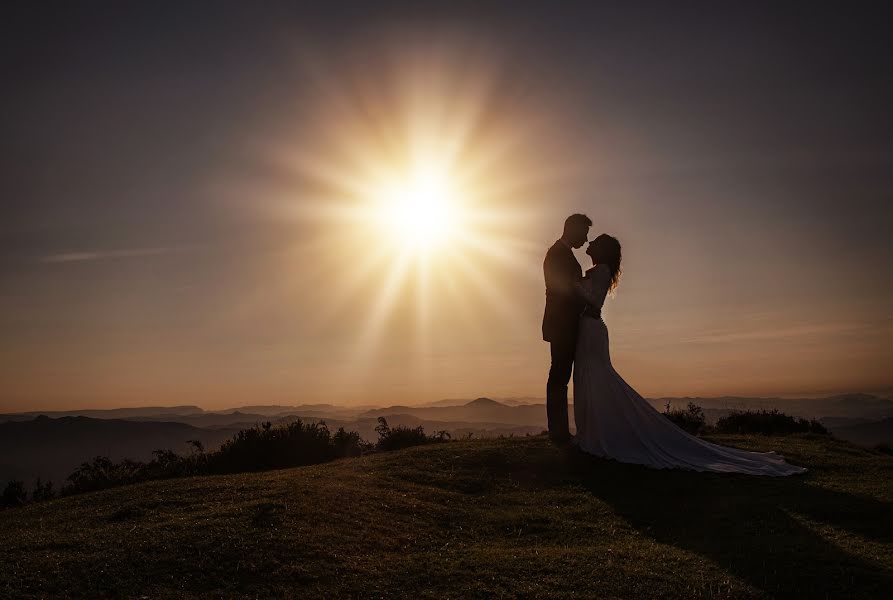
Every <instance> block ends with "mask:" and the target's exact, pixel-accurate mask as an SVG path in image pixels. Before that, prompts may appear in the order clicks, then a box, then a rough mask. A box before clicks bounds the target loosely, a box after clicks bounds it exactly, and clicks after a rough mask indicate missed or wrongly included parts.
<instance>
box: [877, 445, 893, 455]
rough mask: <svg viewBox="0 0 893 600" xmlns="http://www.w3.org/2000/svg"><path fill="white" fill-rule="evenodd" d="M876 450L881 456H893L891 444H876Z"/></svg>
mask: <svg viewBox="0 0 893 600" xmlns="http://www.w3.org/2000/svg"><path fill="white" fill-rule="evenodd" d="M874 449H875V450H876V451H878V452H880V453H881V454H889V455H891V456H893V446H891V445H890V444H875V446H874Z"/></svg>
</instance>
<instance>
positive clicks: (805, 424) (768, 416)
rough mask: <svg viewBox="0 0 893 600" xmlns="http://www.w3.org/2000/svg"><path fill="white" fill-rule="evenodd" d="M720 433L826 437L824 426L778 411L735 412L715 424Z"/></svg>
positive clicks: (814, 421) (812, 420)
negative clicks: (817, 435) (816, 435)
mask: <svg viewBox="0 0 893 600" xmlns="http://www.w3.org/2000/svg"><path fill="white" fill-rule="evenodd" d="M716 430H717V431H718V432H720V433H760V434H763V435H788V434H791V433H818V434H822V435H827V434H828V430H827V429H825V426H824V425H822V424H821V423H819V422H818V421H816V420H815V419H810V420H808V421H807V420H806V419H799V418H794V417H792V416H789V415H786V414H784V413H783V412H780V411H779V410H778V409H773V410H760V411H751V410H748V411H735V412H733V413H731V414H730V415H729V416H727V417H723V418H721V419H720V420H719V421H717V422H716Z"/></svg>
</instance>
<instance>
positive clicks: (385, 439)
mask: <svg viewBox="0 0 893 600" xmlns="http://www.w3.org/2000/svg"><path fill="white" fill-rule="evenodd" d="M375 432H376V433H378V443H377V444H376V445H375V448H376V449H377V450H385V451H387V450H400V449H402V448H409V447H410V446H421V445H422V444H432V443H438V442H445V441H447V440H449V439H450V434H449V433H447V432H446V431H438V432H436V433H434V434H432V435H428V434H426V433H425V429H424V428H423V427H421V426H419V427H415V428H409V427H406V426H405V425H398V426H396V427H394V428H391V427H389V426H388V422H387V420H386V419H385V418H384V417H378V425H377V426H376V427H375Z"/></svg>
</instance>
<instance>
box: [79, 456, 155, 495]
mask: <svg viewBox="0 0 893 600" xmlns="http://www.w3.org/2000/svg"><path fill="white" fill-rule="evenodd" d="M145 468H146V464H145V463H143V462H141V461H138V460H130V459H124V460H122V461H120V462H113V461H112V460H111V459H110V458H109V457H107V456H97V457H95V458H94V459H93V460H92V462H84V463H81V466H80V467H78V468H77V469H76V470H75V472H74V473H72V474H71V475H69V476H68V484H67V485H65V486H64V487H63V488H62V493H63V494H65V495H69V494H80V493H83V492H93V491H96V490H104V489H106V488H110V487H117V486H119V485H124V484H125V483H133V482H135V481H142V480H143V479H144V473H145Z"/></svg>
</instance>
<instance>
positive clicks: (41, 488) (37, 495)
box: [31, 477, 56, 502]
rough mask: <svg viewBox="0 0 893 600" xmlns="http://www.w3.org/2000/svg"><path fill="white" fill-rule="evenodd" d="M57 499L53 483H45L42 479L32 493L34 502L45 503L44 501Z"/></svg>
mask: <svg viewBox="0 0 893 600" xmlns="http://www.w3.org/2000/svg"><path fill="white" fill-rule="evenodd" d="M55 497H56V491H55V490H53V482H52V481H47V482H46V483H44V482H43V481H41V479H40V477H38V478H37V481H36V482H35V483H34V491H32V492H31V499H32V500H33V501H34V502H43V501H44V500H52V499H53V498H55Z"/></svg>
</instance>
